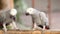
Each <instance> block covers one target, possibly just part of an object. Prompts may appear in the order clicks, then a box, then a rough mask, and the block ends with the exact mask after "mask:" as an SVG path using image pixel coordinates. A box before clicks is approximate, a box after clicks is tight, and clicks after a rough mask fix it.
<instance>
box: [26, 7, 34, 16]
mask: <svg viewBox="0 0 60 34" xmlns="http://www.w3.org/2000/svg"><path fill="white" fill-rule="evenodd" d="M33 13H34V8H28V9H27V10H26V15H31V14H33Z"/></svg>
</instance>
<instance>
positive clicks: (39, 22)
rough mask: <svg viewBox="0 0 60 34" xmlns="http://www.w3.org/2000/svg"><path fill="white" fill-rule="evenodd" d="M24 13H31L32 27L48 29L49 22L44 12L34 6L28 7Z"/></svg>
mask: <svg viewBox="0 0 60 34" xmlns="http://www.w3.org/2000/svg"><path fill="white" fill-rule="evenodd" d="M26 15H31V16H32V20H33V23H34V27H33V29H49V22H48V18H47V16H46V14H45V13H44V12H42V11H39V10H36V9H34V8H28V9H27V10H26Z"/></svg>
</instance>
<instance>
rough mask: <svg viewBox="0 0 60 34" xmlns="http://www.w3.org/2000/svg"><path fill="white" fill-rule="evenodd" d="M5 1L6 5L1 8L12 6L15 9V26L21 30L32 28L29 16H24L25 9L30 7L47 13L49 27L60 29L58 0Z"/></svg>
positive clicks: (7, 8) (10, 7)
mask: <svg viewBox="0 0 60 34" xmlns="http://www.w3.org/2000/svg"><path fill="white" fill-rule="evenodd" d="M5 2H6V4H7V7H6V8H5V9H3V10H4V11H5V10H9V9H12V8H15V9H17V11H18V13H17V26H18V27H19V28H21V29H22V30H23V29H25V30H26V29H28V30H30V29H31V28H32V25H33V23H32V18H31V16H25V11H26V9H27V8H30V7H33V8H35V9H37V10H39V11H43V12H45V13H46V14H47V17H48V18H49V23H50V29H60V4H59V3H60V0H6V1H5ZM1 11H2V10H1ZM28 25H29V26H28Z"/></svg>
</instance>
